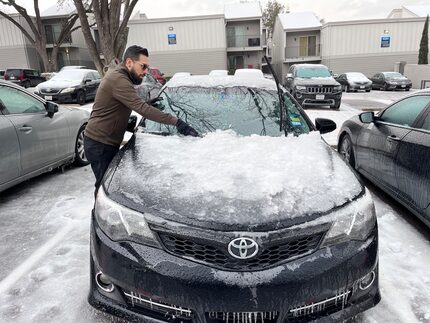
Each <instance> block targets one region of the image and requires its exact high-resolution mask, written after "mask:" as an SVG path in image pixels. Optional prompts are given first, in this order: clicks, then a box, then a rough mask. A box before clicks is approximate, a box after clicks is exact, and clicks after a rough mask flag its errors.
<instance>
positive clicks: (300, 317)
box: [286, 289, 352, 323]
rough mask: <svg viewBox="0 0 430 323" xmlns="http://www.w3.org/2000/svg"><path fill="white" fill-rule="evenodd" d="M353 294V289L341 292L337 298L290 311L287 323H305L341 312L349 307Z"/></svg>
mask: <svg viewBox="0 0 430 323" xmlns="http://www.w3.org/2000/svg"><path fill="white" fill-rule="evenodd" d="M351 294H352V289H350V290H348V291H343V292H339V293H338V294H336V295H335V296H333V297H331V298H328V299H325V300H323V301H320V302H316V303H311V304H308V305H302V306H298V307H295V308H293V309H290V310H289V311H288V315H287V320H286V322H288V323H290V322H294V323H304V322H309V321H313V320H316V319H319V318H321V317H324V316H327V315H330V314H333V313H336V312H338V311H341V310H343V309H344V308H345V307H347V306H348V301H349V299H350V297H351Z"/></svg>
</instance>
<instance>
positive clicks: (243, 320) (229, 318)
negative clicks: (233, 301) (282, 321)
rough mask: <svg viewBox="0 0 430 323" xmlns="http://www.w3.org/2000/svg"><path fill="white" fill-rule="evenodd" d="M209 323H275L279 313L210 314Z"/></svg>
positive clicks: (208, 315) (208, 314) (208, 316)
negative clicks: (213, 322)
mask: <svg viewBox="0 0 430 323" xmlns="http://www.w3.org/2000/svg"><path fill="white" fill-rule="evenodd" d="M206 315H207V318H208V319H209V321H216V322H226V323H227V322H230V323H233V322H234V323H274V322H276V320H277V319H278V315H279V313H278V312H208V313H206Z"/></svg>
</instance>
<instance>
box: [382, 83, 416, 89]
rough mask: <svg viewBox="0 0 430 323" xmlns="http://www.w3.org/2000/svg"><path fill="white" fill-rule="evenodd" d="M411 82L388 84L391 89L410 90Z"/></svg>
mask: <svg viewBox="0 0 430 323" xmlns="http://www.w3.org/2000/svg"><path fill="white" fill-rule="evenodd" d="M410 88H411V84H388V89H389V90H409V89H410Z"/></svg>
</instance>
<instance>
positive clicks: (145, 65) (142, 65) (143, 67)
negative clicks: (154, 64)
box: [134, 61, 149, 71]
mask: <svg viewBox="0 0 430 323" xmlns="http://www.w3.org/2000/svg"><path fill="white" fill-rule="evenodd" d="M134 62H135V63H137V64H139V65H140V67H141V68H142V70H143V71H145V70H146V69H147V68H148V67H149V65H148V64H142V63H139V62H137V61H134Z"/></svg>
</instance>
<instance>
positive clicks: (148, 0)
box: [18, 0, 429, 21]
mask: <svg viewBox="0 0 430 323" xmlns="http://www.w3.org/2000/svg"><path fill="white" fill-rule="evenodd" d="M239 1H240V0H198V1H196V0H139V2H138V4H137V6H136V8H138V9H139V11H140V12H141V13H146V15H147V16H148V18H166V17H178V16H195V15H206V14H222V13H223V10H224V4H226V3H237V2H239ZM19 2H21V3H28V5H27V6H29V7H30V8H31V6H32V1H28V0H25V1H24V0H20V1H18V3H19ZM56 2H57V0H39V3H40V9H41V11H42V10H43V9H47V8H48V7H49V6H51V5H53V4H55V3H56ZM279 2H280V3H282V4H284V5H285V6H288V7H289V8H290V10H291V11H313V12H314V13H315V14H316V15H318V16H319V18H320V19H322V18H324V19H325V21H341V20H356V19H372V18H386V17H387V15H388V14H389V13H390V12H391V10H392V9H396V8H400V7H401V6H402V5H420V4H427V5H428V4H429V1H428V0H288V1H285V0H283V1H279ZM260 3H261V5H262V7H263V9H264V7H265V5H266V3H267V0H261V1H260Z"/></svg>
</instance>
